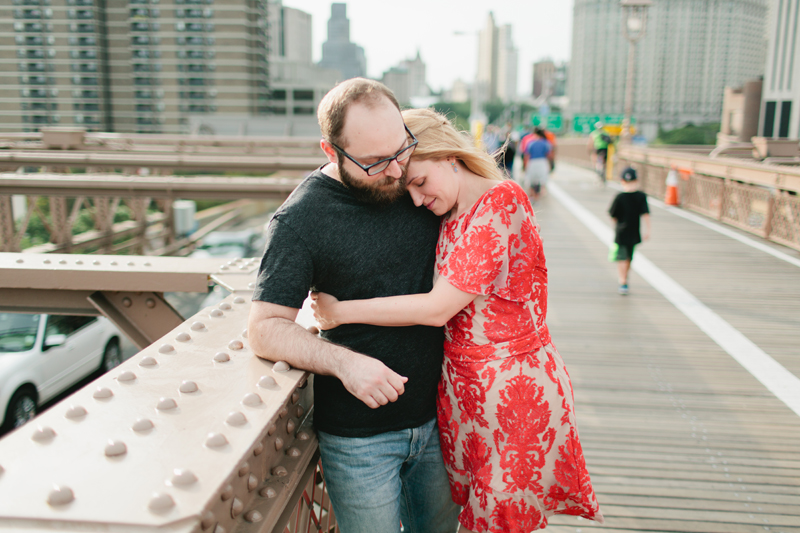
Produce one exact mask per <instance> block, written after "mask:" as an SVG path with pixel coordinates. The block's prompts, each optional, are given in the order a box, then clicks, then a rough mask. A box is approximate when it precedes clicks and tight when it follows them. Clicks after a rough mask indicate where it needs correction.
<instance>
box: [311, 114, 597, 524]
mask: <svg viewBox="0 0 800 533" xmlns="http://www.w3.org/2000/svg"><path fill="white" fill-rule="evenodd" d="M403 118H404V120H405V122H406V124H407V126H408V127H409V129H410V130H411V132H412V133H413V135H414V136H415V138H416V139H418V141H419V144H418V146H417V148H416V150H415V152H414V154H412V156H411V161H410V163H409V165H408V172H407V175H406V187H407V189H408V192H409V194H410V196H411V198H412V199H413V201H414V203H415V205H417V206H420V207H425V208H427V210H429V211H431V212H433V213H434V214H435V215H437V216H440V217H442V219H441V227H440V231H439V241H438V245H437V254H436V280H435V282H434V286H433V289H432V290H430V291H426V292H424V293H421V294H415V295H405V296H397V297H390V298H373V299H361V300H356V299H347V300H346V299H344V298H339V299H337V298H335V296H336V295H330V294H323V293H317V294H312V300H313V303H312V307H313V308H314V311H315V316H316V317H317V320H318V322H319V324H320V328H322V329H325V330H327V329H330V328H338V327H345V326H346V325H348V324H357V323H369V324H376V325H382V326H397V327H402V326H408V325H410V324H427V325H430V326H441V325H445V338H446V340H445V344H444V348H445V358H444V362H443V369H442V379H441V382H440V384H439V393H438V419H439V431H440V436H441V442H442V452H443V454H444V460H445V464H446V466H447V471H448V474H449V476H450V490H451V493H452V497H453V500H454V501H455V502H456V503H457V504H458V505H460V506H462V507H463V510H462V511H461V514H460V515H459V521H460V523H461V529H460V531H461V532H470V531H475V532H485V531H489V532H512V533H528V532H530V531H532V530H536V529H541V528H544V527H545V526H546V525H547V520H548V518H549V517H550V516H552V515H554V514H571V515H579V516H582V517H584V518H587V519H590V520H595V521H597V522H601V523H602V521H603V515H602V513H601V512H600V508H599V506H598V503H597V499H596V497H595V494H594V490H593V489H592V485H591V480H590V478H589V474H588V471H587V469H586V464H585V460H584V456H583V452H582V448H581V444H580V439H579V438H578V430H577V424H576V418H575V409H574V401H573V392H572V385H571V383H570V379H569V375H568V374H567V371H566V368H565V366H564V362H563V360H562V358H561V356H560V355H559V353H558V351H557V350H556V347H555V346H554V345H553V343H552V341H551V338H550V333H549V331H548V328H547V323H546V315H547V268H546V265H545V257H544V251H543V248H542V240H541V238H540V237H539V233H538V227H537V224H536V220H535V217H534V213H533V209H532V207H531V204H530V201H529V200H528V197H527V196H526V194H525V192H524V191H523V190H522V188H521V187H520V186H519V185H518V184H517V183H516V182H514V181H512V180H504V179H503V176H502V173H501V171H500V170H499V169H498V168H497V166H496V164H495V161H494V160H493V159H492V157H491V156H490V155H489V154H487V153H486V152H485V151H483V150H481V149H480V148H476V147H475V145H474V143H473V142H472V140H471V139H470V137H469V136H468V135H466V134H463V133H461V132H459V131H457V130H456V129H455V128H454V127H453V125H452V124H451V123H450V122H449V121H448V120H447V118H446V117H444V116H443V115H441V114H439V113H437V112H435V111H433V110H430V109H410V110H406V111H404V112H403ZM401 261H402V259H401ZM334 330H335V329H334Z"/></svg>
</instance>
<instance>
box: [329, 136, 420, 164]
mask: <svg viewBox="0 0 800 533" xmlns="http://www.w3.org/2000/svg"><path fill="white" fill-rule="evenodd" d="M403 127H405V129H406V132H407V133H408V134H409V135H410V136H411V139H412V141H411V144H409V145H408V146H406V147H405V148H403V149H402V150H400V151H399V152H397V153H396V154H394V155H393V156H392V157H387V158H386V159H381V160H380V161H378V162H377V163H372V164H371V165H362V164H361V163H359V162H358V161H356V160H355V158H354V157H353V156H351V155H350V154H348V153H347V152H345V151H344V150H342V149H341V148H339V147H338V146H336V145H335V144H333V143H331V146H333V147H334V148H336V149H337V150H339V151H340V152H341V153H342V155H343V156H345V157H346V158H347V159H349V160H350V161H352V162H353V163H355V164H356V165H358V166H359V167H360V168H361V170H363V171H364V172H366V173H367V175H368V176H374V175H375V174H380V173H381V172H383V171H384V170H386V168H387V167H388V166H389V165H390V164H391V163H392V161H397V162H398V163H402V162H403V161H405V160H406V159H408V158H409V157H411V154H413V153H414V148H416V147H417V143H418V142H419V141H417V138H416V137H414V134H413V133H411V130H410V129H408V126H406V125H405V124H403Z"/></svg>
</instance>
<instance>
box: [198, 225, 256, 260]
mask: <svg viewBox="0 0 800 533" xmlns="http://www.w3.org/2000/svg"><path fill="white" fill-rule="evenodd" d="M265 244H266V239H265V237H264V235H263V234H262V233H261V232H260V231H257V230H256V229H254V228H247V229H243V230H237V231H215V232H212V233H209V234H208V235H206V236H205V237H203V239H202V240H201V241H200V246H198V247H197V249H196V250H195V251H193V252H192V253H191V254H190V255H189V257H202V258H206V257H258V256H260V255H261V254H262V253H263V252H264V245H265Z"/></svg>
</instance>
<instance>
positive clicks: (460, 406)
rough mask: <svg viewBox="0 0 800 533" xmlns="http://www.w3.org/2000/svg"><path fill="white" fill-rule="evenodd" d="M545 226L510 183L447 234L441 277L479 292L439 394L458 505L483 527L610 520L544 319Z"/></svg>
mask: <svg viewBox="0 0 800 533" xmlns="http://www.w3.org/2000/svg"><path fill="white" fill-rule="evenodd" d="M537 229H538V228H537V227H536V223H535V219H534V215H533V210H532V209H531V205H530V201H529V200H528V197H527V195H526V194H525V193H524V192H523V190H522V188H521V187H520V186H519V185H517V184H516V183H514V182H513V181H510V180H507V181H503V182H500V183H499V184H497V185H495V186H494V187H492V189H490V190H489V191H487V192H486V193H485V194H484V195H483V196H482V197H481V198H480V200H479V201H478V202H477V203H476V204H475V205H474V206H473V207H472V209H471V210H470V211H468V212H466V213H463V214H462V215H461V216H459V217H457V218H455V219H451V220H447V219H445V220H443V221H442V227H441V230H440V234H439V243H438V245H437V258H436V265H437V271H438V274H439V275H441V276H444V277H445V278H447V280H448V281H449V282H450V283H452V284H453V285H454V286H455V287H457V288H459V289H461V290H463V291H465V292H470V293H473V294H478V297H477V298H476V299H475V300H474V301H473V302H472V303H471V304H470V305H469V306H467V307H466V308H464V309H463V310H462V311H461V312H459V313H458V314H457V315H456V316H454V317H453V318H452V319H450V321H449V322H448V323H447V326H446V327H445V337H446V340H445V358H444V365H443V366H444V368H443V374H442V381H441V382H440V384H439V398H438V400H439V401H438V411H439V412H438V417H439V429H440V436H441V437H440V438H441V445H442V453H443V455H444V462H445V465H446V466H447V471H448V474H449V476H450V488H451V491H452V494H453V500H454V501H455V502H456V503H457V504H459V505H461V506H463V508H464V509H463V511H462V512H461V515H460V516H459V520H460V522H461V523H462V524H463V525H464V526H465V527H467V528H469V529H471V530H473V531H478V532H483V531H491V532H504V533H506V532H519V533H528V532H530V531H532V530H535V529H541V528H544V527H545V526H546V525H547V518H548V517H549V516H551V515H553V514H571V515H578V516H583V517H584V518H588V519H592V520H596V521H598V522H600V523H602V521H603V515H602V513H601V512H600V508H599V506H598V504H597V499H596V497H595V494H594V490H593V489H592V484H591V481H590V479H589V473H588V472H587V470H586V463H585V461H584V458H583V451H582V449H581V444H580V440H579V439H578V429H577V427H576V420H575V413H574V409H573V404H574V399H573V394H572V384H571V382H570V379H569V375H568V374H567V370H566V369H565V368H564V362H563V361H562V360H561V356H560V355H559V353H558V351H557V350H556V347H555V346H553V344H552V342H551V341H550V334H549V332H548V330H547V325H546V324H545V315H546V314H547V268H546V267H545V261H544V252H543V250H542V241H541V239H540V237H539V234H538V232H537Z"/></svg>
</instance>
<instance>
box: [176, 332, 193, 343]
mask: <svg viewBox="0 0 800 533" xmlns="http://www.w3.org/2000/svg"><path fill="white" fill-rule="evenodd" d="M175 340H176V341H178V342H189V341H190V340H192V336H191V335H189V334H188V333H186V332H185V331H181V332H180V333H178V334H177V335H175Z"/></svg>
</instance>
